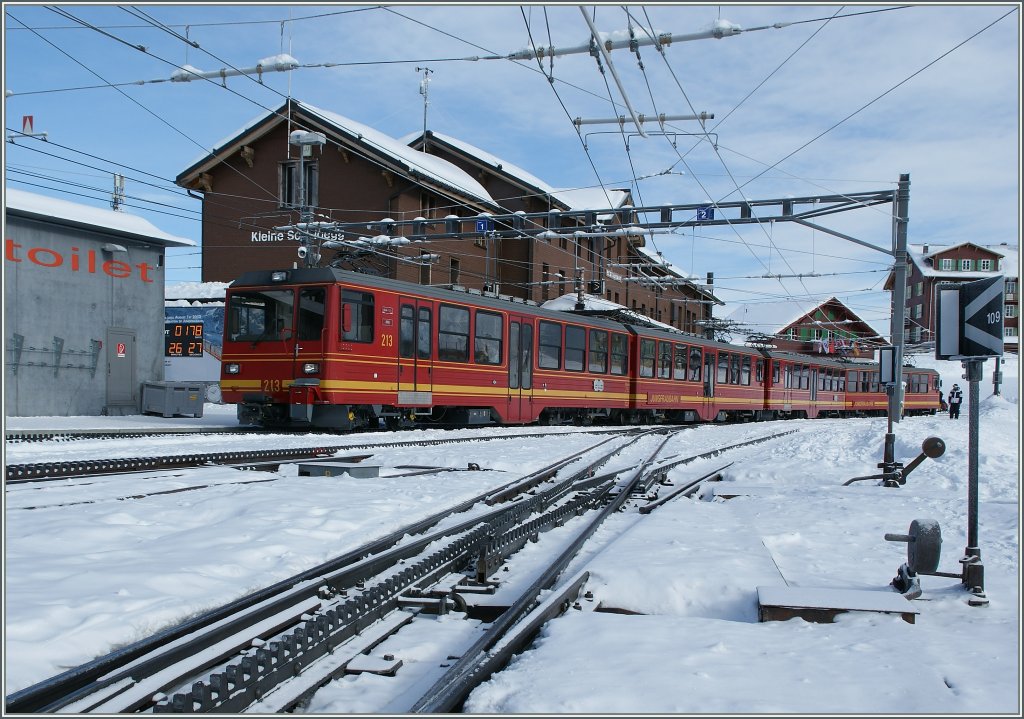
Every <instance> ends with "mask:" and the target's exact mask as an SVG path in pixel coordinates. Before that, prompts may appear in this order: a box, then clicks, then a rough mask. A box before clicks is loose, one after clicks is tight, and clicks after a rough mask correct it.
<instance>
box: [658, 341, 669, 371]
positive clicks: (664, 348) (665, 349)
mask: <svg viewBox="0 0 1024 719" xmlns="http://www.w3.org/2000/svg"><path fill="white" fill-rule="evenodd" d="M671 376H672V343H671V342H659V343H658V377H659V378H660V379H668V378H669V377H671Z"/></svg>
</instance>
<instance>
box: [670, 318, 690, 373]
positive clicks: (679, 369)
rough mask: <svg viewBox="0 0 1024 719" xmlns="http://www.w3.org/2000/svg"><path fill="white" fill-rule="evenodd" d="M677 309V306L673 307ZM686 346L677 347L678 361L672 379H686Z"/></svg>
mask: <svg viewBox="0 0 1024 719" xmlns="http://www.w3.org/2000/svg"><path fill="white" fill-rule="evenodd" d="M673 307H675V305H673ZM687 349H688V348H687V346H686V345H676V361H675V366H674V367H673V369H672V379H686V352H687Z"/></svg>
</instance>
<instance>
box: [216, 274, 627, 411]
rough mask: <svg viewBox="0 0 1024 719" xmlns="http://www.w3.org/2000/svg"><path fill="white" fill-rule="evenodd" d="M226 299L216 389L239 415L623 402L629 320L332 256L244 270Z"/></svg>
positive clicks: (588, 406) (608, 406) (589, 406)
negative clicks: (332, 264) (420, 281)
mask: <svg viewBox="0 0 1024 719" xmlns="http://www.w3.org/2000/svg"><path fill="white" fill-rule="evenodd" d="M226 313H227V321H226V323H225V333H224V334H225V337H224V349H223V360H222V374H221V391H222V394H223V397H224V400H225V401H226V402H234V403H237V404H238V418H239V421H240V422H241V423H243V424H258V425H263V426H283V425H300V426H301V425H309V426H314V427H325V428H327V427H329V428H335V429H354V428H359V427H376V426H377V425H378V424H379V423H380V422H381V421H383V422H384V423H385V425H386V426H388V427H392V428H399V427H402V426H408V425H410V424H412V423H413V422H415V421H420V422H423V421H433V422H438V423H445V424H460V425H465V424H484V423H489V422H499V423H503V424H520V423H530V422H536V421H540V422H564V421H588V420H590V419H592V418H594V417H597V416H600V417H604V418H609V419H612V418H617V414H618V413H619V412H622V411H625V410H627V409H628V408H629V400H630V394H629V393H630V378H629V374H628V346H629V345H628V332H627V331H626V329H625V328H624V327H623V326H622V325H621V324H619V323H616V322H612V321H609V320H606V319H602V318H599V317H583V316H575V315H567V314H566V313H564V312H557V311H550V310H543V309H541V308H539V307H537V306H535V305H528V304H526V303H524V302H518V303H517V302H512V301H508V300H505V299H499V298H496V297H491V296H484V295H482V294H480V293H472V292H456V291H452V290H446V289H441V288H432V287H424V286H420V285H412V284H408V283H405V282H400V281H396V280H391V279H387V278H380V277H373V276H370V275H363V274H358V273H352V272H346V271H343V270H337V269H330V268H316V269H294V270H286V271H263V272H250V273H246V274H245V275H243V276H242V277H240V278H239V279H238V280H237V281H235V282H234V283H232V284H231V286H230V287H229V288H228V290H227V297H226ZM535 353H536V354H535ZM535 356H536V362H534V357H535Z"/></svg>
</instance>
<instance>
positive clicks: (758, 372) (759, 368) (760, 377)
mask: <svg viewBox="0 0 1024 719" xmlns="http://www.w3.org/2000/svg"><path fill="white" fill-rule="evenodd" d="M754 381H755V382H757V383H758V384H762V383H764V360H763V359H759V360H758V361H757V364H756V365H755V366H754Z"/></svg>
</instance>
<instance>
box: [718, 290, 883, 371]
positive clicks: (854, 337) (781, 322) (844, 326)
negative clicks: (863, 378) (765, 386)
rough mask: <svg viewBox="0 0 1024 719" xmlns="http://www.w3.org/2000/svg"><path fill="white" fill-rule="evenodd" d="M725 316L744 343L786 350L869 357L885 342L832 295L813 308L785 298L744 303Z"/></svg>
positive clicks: (872, 356) (734, 332)
mask: <svg viewBox="0 0 1024 719" xmlns="http://www.w3.org/2000/svg"><path fill="white" fill-rule="evenodd" d="M725 319H726V320H728V321H729V322H730V323H731V324H732V327H731V329H730V331H731V332H732V333H733V334H736V335H740V336H742V337H743V338H744V339H745V340H747V341H748V342H751V343H754V344H770V345H772V346H774V347H776V348H778V349H780V350H785V351H788V352H801V353H803V354H811V355H815V354H821V355H825V354H831V355H836V356H839V357H850V358H862V359H873V358H874V355H875V349H876V348H877V347H878V346H879V345H883V344H888V343H887V342H885V341H884V340H883V339H882V337H880V336H879V334H878V332H876V331H875V330H874V328H872V327H871V325H869V324H868V323H867V322H865V321H864V320H862V319H861V318H860V317H858V316H857V315H856V314H855V313H854V312H853V311H852V310H851V309H850V308H849V307H847V306H846V305H844V304H843V303H842V302H840V301H839V300H838V299H836V298H835V297H831V298H829V299H827V300H825V301H824V302H822V303H821V304H819V305H817V306H814V307H808V305H807V304H806V303H801V302H794V301H788V300H787V301H780V302H764V303H757V304H746V305H741V306H739V307H737V308H736V309H735V310H733V311H732V312H731V313H729V314H728V315H727V316H726V318H725Z"/></svg>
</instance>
